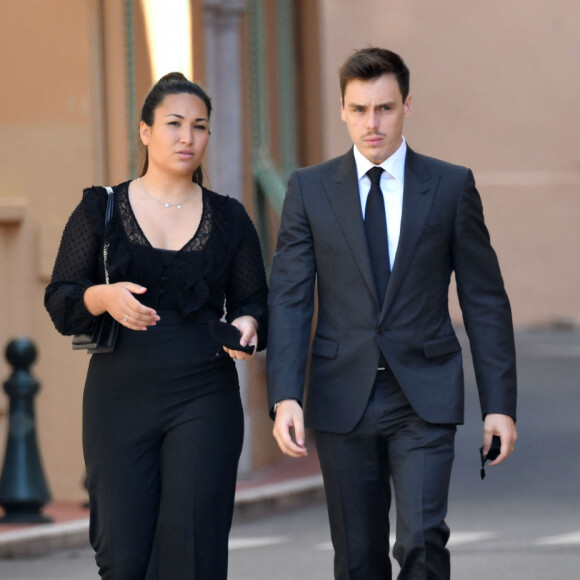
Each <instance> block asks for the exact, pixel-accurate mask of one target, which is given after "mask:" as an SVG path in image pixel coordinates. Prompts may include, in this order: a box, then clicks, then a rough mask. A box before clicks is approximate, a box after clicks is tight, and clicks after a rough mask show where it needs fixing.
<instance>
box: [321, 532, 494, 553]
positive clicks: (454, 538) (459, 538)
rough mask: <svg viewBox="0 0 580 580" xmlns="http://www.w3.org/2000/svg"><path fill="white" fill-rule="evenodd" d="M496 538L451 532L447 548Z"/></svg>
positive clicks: (392, 540) (327, 544) (392, 541)
mask: <svg viewBox="0 0 580 580" xmlns="http://www.w3.org/2000/svg"><path fill="white" fill-rule="evenodd" d="M495 537H497V534H494V533H492V532H452V533H451V536H450V538H449V542H448V544H447V545H448V546H450V547H453V546H462V545H464V544H473V543H475V542H484V541H486V540H491V539H492V538H495ZM389 542H390V545H391V546H393V545H394V544H395V536H394V535H392V536H391V537H390V538H389ZM314 549H315V550H319V551H323V550H332V543H331V542H322V543H320V544H316V545H315V546H314Z"/></svg>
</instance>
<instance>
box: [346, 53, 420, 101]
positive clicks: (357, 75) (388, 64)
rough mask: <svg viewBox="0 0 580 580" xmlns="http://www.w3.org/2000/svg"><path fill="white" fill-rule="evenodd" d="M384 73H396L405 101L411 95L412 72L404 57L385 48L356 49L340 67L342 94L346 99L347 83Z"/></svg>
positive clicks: (365, 79) (374, 77) (368, 79)
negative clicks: (410, 80) (410, 81)
mask: <svg viewBox="0 0 580 580" xmlns="http://www.w3.org/2000/svg"><path fill="white" fill-rule="evenodd" d="M384 74H394V75H395V77H396V78H397V83H398V84H399V89H400V91H401V95H403V102H405V100H406V99H407V96H408V95H409V78H410V72H409V69H408V68H407V65H406V64H405V63H404V62H403V59H402V58H401V57H400V56H399V55H398V54H396V53H394V52H392V51H390V50H387V49H385V48H376V47H373V48H362V49H360V50H357V51H355V53H354V54H353V55H352V56H351V57H349V58H348V59H347V60H346V61H345V62H344V64H343V65H342V66H341V67H340V69H339V78H340V94H341V96H342V100H343V101H344V92H345V90H346V85H347V84H348V83H349V82H350V81H353V80H356V79H358V80H361V81H370V80H372V79H376V78H378V77H380V76H382V75H384Z"/></svg>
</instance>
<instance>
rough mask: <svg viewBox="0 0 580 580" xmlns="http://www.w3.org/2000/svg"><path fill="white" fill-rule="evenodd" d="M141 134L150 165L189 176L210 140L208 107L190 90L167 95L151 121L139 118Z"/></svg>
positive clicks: (164, 170) (152, 167)
mask: <svg viewBox="0 0 580 580" xmlns="http://www.w3.org/2000/svg"><path fill="white" fill-rule="evenodd" d="M140 134H141V141H142V142H143V145H145V146H146V147H147V151H148V155H149V169H154V170H156V171H161V172H166V173H170V174H173V175H188V176H190V177H191V175H193V172H194V171H195V170H196V169H197V168H198V167H199V166H200V165H201V160H202V159H203V155H204V153H205V148H206V147H207V143H208V140H209V118H208V113H207V107H206V106H205V103H204V102H203V101H202V100H201V99H200V98H199V97H197V96H195V95H190V94H189V93H178V94H176V95H167V96H166V97H165V98H164V99H163V100H162V101H161V103H160V104H159V105H158V107H157V108H156V109H155V115H154V119H153V125H152V126H151V127H150V126H149V125H147V124H145V123H144V122H141V126H140Z"/></svg>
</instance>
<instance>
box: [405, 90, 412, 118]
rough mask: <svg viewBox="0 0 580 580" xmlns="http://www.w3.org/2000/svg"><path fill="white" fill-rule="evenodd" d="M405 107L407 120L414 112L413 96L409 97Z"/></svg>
mask: <svg viewBox="0 0 580 580" xmlns="http://www.w3.org/2000/svg"><path fill="white" fill-rule="evenodd" d="M403 107H404V108H405V115H404V116H405V118H407V117H410V116H411V113H412V112H413V107H412V98H411V95H407V100H406V101H405V102H404V103H403Z"/></svg>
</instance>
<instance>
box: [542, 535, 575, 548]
mask: <svg viewBox="0 0 580 580" xmlns="http://www.w3.org/2000/svg"><path fill="white" fill-rule="evenodd" d="M535 544H536V546H558V545H564V544H566V545H568V544H580V532H571V533H569V534H561V535H559V536H548V537H546V538H540V539H539V540H536V542H535Z"/></svg>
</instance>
